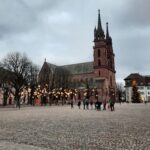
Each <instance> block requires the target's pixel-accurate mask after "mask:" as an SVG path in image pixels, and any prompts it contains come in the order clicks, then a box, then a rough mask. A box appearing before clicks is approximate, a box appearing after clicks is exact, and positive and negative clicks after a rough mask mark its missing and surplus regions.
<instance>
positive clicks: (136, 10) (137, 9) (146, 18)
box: [116, 0, 150, 29]
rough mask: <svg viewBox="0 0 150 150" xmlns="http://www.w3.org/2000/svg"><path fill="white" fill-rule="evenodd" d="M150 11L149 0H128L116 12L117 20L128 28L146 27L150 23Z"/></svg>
mask: <svg viewBox="0 0 150 150" xmlns="http://www.w3.org/2000/svg"><path fill="white" fill-rule="evenodd" d="M149 13H150V1H149V0H132V1H131V0H127V1H126V3H124V5H123V6H122V7H121V8H120V9H119V12H118V13H117V14H116V16H117V17H116V20H119V22H120V26H123V27H126V28H131V29H133V28H144V27H148V26H149V25H150V15H149Z"/></svg>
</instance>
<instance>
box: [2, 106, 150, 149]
mask: <svg viewBox="0 0 150 150" xmlns="http://www.w3.org/2000/svg"><path fill="white" fill-rule="evenodd" d="M0 150H150V104H147V105H145V104H122V105H119V104H116V108H115V111H114V112H110V111H109V110H106V111H96V110H83V109H80V110H79V109H78V108H77V106H75V108H74V109H71V108H70V106H52V107H49V106H46V107H24V108H21V109H20V110H18V109H16V108H1V109H0Z"/></svg>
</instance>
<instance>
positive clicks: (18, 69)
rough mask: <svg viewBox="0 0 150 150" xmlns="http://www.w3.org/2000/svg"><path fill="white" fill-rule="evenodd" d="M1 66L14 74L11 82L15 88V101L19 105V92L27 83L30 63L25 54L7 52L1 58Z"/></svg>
mask: <svg viewBox="0 0 150 150" xmlns="http://www.w3.org/2000/svg"><path fill="white" fill-rule="evenodd" d="M3 66H4V68H5V69H7V70H8V71H10V72H11V73H12V74H13V75H14V80H12V81H11V82H12V84H13V86H14V88H15V101H17V102H18V104H19V105H20V100H19V99H20V94H19V93H20V92H21V90H22V88H23V86H24V85H27V82H28V79H29V76H30V74H31V70H30V69H31V66H32V63H31V61H30V60H29V59H28V57H27V56H26V55H25V54H23V55H22V54H20V53H19V52H13V53H9V54H8V55H7V56H6V57H5V58H4V60H3Z"/></svg>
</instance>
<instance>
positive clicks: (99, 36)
mask: <svg viewBox="0 0 150 150" xmlns="http://www.w3.org/2000/svg"><path fill="white" fill-rule="evenodd" d="M104 38H105V35H104V31H103V29H102V24H101V16H100V10H98V24H97V29H96V27H95V33H94V40H95V41H99V40H103V39H104Z"/></svg>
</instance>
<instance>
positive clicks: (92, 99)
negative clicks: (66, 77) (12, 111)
mask: <svg viewBox="0 0 150 150" xmlns="http://www.w3.org/2000/svg"><path fill="white" fill-rule="evenodd" d="M19 94H20V96H19V100H17V101H15V100H14V95H15V91H14V90H4V92H3V99H6V100H5V103H6V104H15V105H16V106H18V107H19V108H20V104H31V105H41V106H46V105H52V104H55V105H60V104H62V105H64V104H70V105H71V108H73V107H74V105H75V104H77V106H78V107H79V109H80V108H81V105H83V109H90V108H91V109H93V108H95V109H96V110H101V109H102V108H101V107H102V106H103V110H106V104H109V105H108V107H109V108H110V109H111V110H112V111H113V110H114V104H115V99H114V98H113V97H111V96H110V95H105V96H102V95H101V94H100V93H99V90H98V89H97V88H93V89H90V88H87V89H73V88H70V89H69V88H56V89H51V90H49V89H48V86H45V87H43V88H42V87H41V86H37V87H36V88H34V90H32V89H30V88H27V87H24V88H22V90H21V91H20V93H19ZM5 103H4V104H5Z"/></svg>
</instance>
